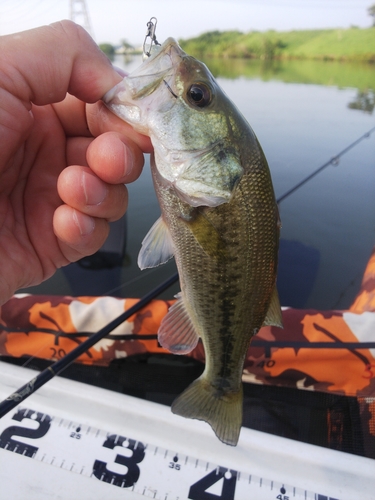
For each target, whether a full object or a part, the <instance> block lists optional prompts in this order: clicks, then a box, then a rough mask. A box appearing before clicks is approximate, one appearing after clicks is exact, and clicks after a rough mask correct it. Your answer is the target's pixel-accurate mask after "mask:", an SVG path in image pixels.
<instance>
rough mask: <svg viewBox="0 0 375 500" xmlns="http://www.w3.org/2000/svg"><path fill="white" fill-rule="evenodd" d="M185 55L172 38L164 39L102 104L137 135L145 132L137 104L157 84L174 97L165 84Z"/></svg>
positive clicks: (139, 106) (140, 109) (112, 90)
mask: <svg viewBox="0 0 375 500" xmlns="http://www.w3.org/2000/svg"><path fill="white" fill-rule="evenodd" d="M183 57H186V54H185V52H184V51H183V50H182V49H181V47H180V46H179V45H178V43H177V41H176V40H175V39H174V38H167V40H165V42H164V43H163V44H162V45H161V46H156V47H155V48H154V49H153V52H152V54H151V56H150V57H148V58H147V59H146V60H144V61H143V63H142V65H141V66H140V67H139V68H138V69H136V70H135V71H133V72H132V73H131V74H130V75H128V76H126V77H125V78H124V79H123V80H122V81H121V82H120V83H118V84H117V85H116V86H115V87H113V88H112V89H110V90H109V91H108V92H107V93H106V94H105V95H104V96H103V99H102V100H103V102H104V104H105V105H106V106H107V107H108V108H109V109H110V110H111V111H112V112H113V113H115V114H116V115H117V116H119V117H120V118H121V119H122V120H125V121H127V122H128V123H130V124H131V125H133V126H134V127H137V130H138V131H140V132H146V128H145V126H144V125H143V124H142V107H144V105H143V103H142V104H141V102H140V101H142V100H143V99H145V98H146V97H148V96H151V95H152V94H153V93H154V92H155V91H156V90H157V89H158V88H159V87H160V85H163V86H165V88H166V89H168V90H169V91H170V92H171V94H172V95H173V96H174V98H177V95H176V94H175V93H174V92H173V90H172V89H171V87H170V86H169V84H168V81H170V79H171V78H172V77H173V75H174V73H175V71H176V67H178V65H179V64H180V62H181V60H182V58H183Z"/></svg>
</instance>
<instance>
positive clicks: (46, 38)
mask: <svg viewBox="0 0 375 500" xmlns="http://www.w3.org/2000/svg"><path fill="white" fill-rule="evenodd" d="M120 80H121V77H120V75H118V73H117V72H116V71H115V70H114V69H113V68H112V65H111V63H110V61H109V60H108V58H107V57H106V56H105V55H104V54H103V52H101V50H100V49H99V47H98V46H97V45H96V44H95V42H94V41H93V40H92V38H91V37H90V35H89V34H88V33H87V32H86V31H85V30H84V29H83V28H82V27H81V26H78V25H77V24H75V23H73V22H71V21H61V22H58V23H53V24H51V25H49V26H43V27H40V28H36V29H32V30H28V31H23V32H20V33H16V34H13V35H7V36H3V37H0V87H2V88H5V90H7V91H8V92H9V93H11V94H13V95H14V96H16V97H18V98H19V99H21V100H22V101H23V102H30V101H31V102H33V103H34V104H37V105H43V104H49V103H52V102H59V101H61V100H62V99H64V97H65V95H66V93H67V92H69V93H71V94H73V95H74V96H76V97H77V98H78V99H80V100H82V101H85V102H95V101H97V100H98V99H100V98H101V97H102V96H103V95H104V93H105V92H106V91H107V90H109V89H110V88H112V87H113V86H114V85H115V84H116V83H118V82H119V81H120Z"/></svg>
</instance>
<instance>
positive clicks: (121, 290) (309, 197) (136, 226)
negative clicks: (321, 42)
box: [33, 57, 375, 309]
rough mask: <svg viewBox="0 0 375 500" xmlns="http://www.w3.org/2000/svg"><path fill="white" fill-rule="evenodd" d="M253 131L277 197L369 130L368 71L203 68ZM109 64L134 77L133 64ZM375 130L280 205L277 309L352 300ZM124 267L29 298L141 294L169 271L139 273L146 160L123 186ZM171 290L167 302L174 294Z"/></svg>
mask: <svg viewBox="0 0 375 500" xmlns="http://www.w3.org/2000/svg"><path fill="white" fill-rule="evenodd" d="M206 63H207V65H208V66H209V67H210V68H211V70H212V71H213V73H214V74H215V76H216V77H217V79H218V81H219V83H220V85H221V86H222V88H223V89H224V90H225V92H226V93H227V94H228V95H229V96H230V98H231V99H232V100H233V101H234V102H235V104H236V105H237V106H238V108H239V109H240V110H241V111H242V113H243V114H244V115H245V117H246V118H247V120H248V121H249V123H250V124H251V126H252V127H253V129H254V131H255V133H256V135H257V136H258V139H259V141H260V143H261V145H262V147H263V149H264V152H265V154H266V156H267V158H268V162H269V165H270V169H271V173H272V177H273V182H274V188H275V192H276V196H277V197H280V196H281V195H283V194H284V193H285V192H286V191H288V190H289V189H290V188H292V187H293V186H294V185H295V184H297V183H298V182H299V181H300V180H301V179H303V178H304V177H305V176H307V175H308V174H310V173H311V172H313V171H314V170H316V169H317V168H318V167H319V166H321V165H322V164H324V163H325V162H326V161H328V160H329V159H330V158H332V157H333V156H335V155H336V154H337V153H339V152H340V151H341V150H343V149H344V148H345V147H346V146H348V145H349V144H350V143H352V142H353V141H355V140H356V139H357V138H358V137H360V136H361V135H363V134H364V133H365V132H367V131H368V130H370V129H371V128H372V127H373V126H374V125H375V120H374V117H375V112H374V111H372V108H373V101H374V89H375V67H374V66H371V65H368V66H366V65H351V64H339V63H329V62H310V61H308V62H305V61H299V62H296V61H292V62H285V63H277V64H275V65H274V66H264V65H263V66H262V65H261V64H260V63H258V62H254V61H206ZM115 64H116V65H118V66H121V67H123V68H124V69H125V70H126V71H131V70H132V69H134V67H136V66H138V65H139V64H140V59H138V58H137V59H135V60H132V61H130V62H129V61H125V60H124V59H123V58H122V57H117V59H116V61H115ZM374 187H375V133H374V134H372V135H371V136H370V138H368V139H365V140H363V141H362V142H361V143H360V144H358V145H357V146H356V147H355V148H353V149H352V150H351V151H350V152H348V153H347V154H345V155H344V156H343V157H342V158H341V159H340V162H339V164H338V165H337V166H335V167H333V166H329V167H328V168H327V169H325V170H324V171H322V172H321V173H320V174H319V175H318V176H316V177H315V178H313V179H312V180H311V181H310V182H308V183H307V184H305V185H304V186H303V187H301V188H300V189H299V190H298V191H296V192H294V193H293V194H292V195H291V196H289V197H288V198H286V199H285V200H284V201H282V202H281V203H280V213H281V218H282V223H283V228H282V232H281V238H282V240H281V246H280V265H279V269H280V271H279V279H278V287H279V291H280V296H281V302H282V305H286V306H294V307H305V308H307V307H308V308H316V309H330V308H346V307H348V306H349V305H350V304H351V302H352V301H353V298H354V296H355V295H356V293H357V291H358V288H359V286H360V283H361V278H362V274H363V270H364V268H365V265H366V262H367V260H368V257H369V255H370V252H371V249H372V247H373V246H374V245H375V196H374ZM129 192H130V204H129V210H128V216H127V240H126V256H125V258H124V260H123V263H122V266H121V267H115V268H113V269H111V270H107V269H105V270H83V269H82V268H81V267H79V266H78V265H77V264H75V265H72V266H71V267H70V269H68V271H66V270H65V271H61V272H59V273H58V274H57V275H56V276H55V277H54V278H52V279H51V280H49V282H47V283H45V284H43V285H41V286H39V287H35V288H34V289H33V292H34V293H53V294H89V295H96V294H113V295H118V296H133V297H138V296H140V295H143V294H144V293H146V292H147V291H149V290H150V289H151V288H152V287H153V286H155V285H156V284H157V283H159V282H160V281H161V280H163V279H165V278H166V277H168V276H170V274H171V273H173V272H174V270H175V267H174V263H173V262H170V263H168V264H167V265H165V266H161V267H160V268H157V269H155V270H148V271H143V272H142V273H141V272H140V271H139V270H138V268H137V265H136V258H137V254H138V251H139V248H140V245H141V241H142V239H143V237H144V236H145V234H146V233H147V231H148V229H149V227H150V226H151V225H152V224H153V222H154V221H155V220H156V218H157V217H158V216H159V208H158V204H157V201H156V197H155V194H154V190H153V186H152V182H151V175H150V170H149V164H148V159H146V165H145V169H144V172H143V174H142V176H141V178H140V179H139V180H138V181H136V182H135V183H133V184H132V185H130V186H129ZM177 291H178V287H177V286H176V287H174V288H173V289H170V290H169V291H168V292H167V293H166V294H164V296H165V297H172V295H173V293H176V292H177Z"/></svg>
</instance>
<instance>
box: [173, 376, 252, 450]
mask: <svg viewBox="0 0 375 500" xmlns="http://www.w3.org/2000/svg"><path fill="white" fill-rule="evenodd" d="M242 402H243V392H242V386H241V389H240V390H239V391H238V392H235V393H233V392H231V393H225V392H223V391H219V390H218V389H217V388H215V387H213V386H212V385H211V384H210V383H208V382H207V380H206V379H205V378H203V377H200V378H198V379H197V380H195V381H194V382H193V383H192V384H190V385H189V387H188V388H187V389H186V390H185V391H184V392H183V393H182V394H181V395H180V396H178V398H177V399H175V401H174V402H173V404H172V412H173V413H175V414H176V415H180V416H181V417H186V418H196V419H198V420H204V421H205V422H207V423H209V424H210V425H211V427H212V429H213V431H214V432H215V434H216V436H217V437H218V438H219V439H220V441H222V442H223V443H225V444H229V445H231V446H236V444H237V442H238V437H239V435H240V430H241V424H242Z"/></svg>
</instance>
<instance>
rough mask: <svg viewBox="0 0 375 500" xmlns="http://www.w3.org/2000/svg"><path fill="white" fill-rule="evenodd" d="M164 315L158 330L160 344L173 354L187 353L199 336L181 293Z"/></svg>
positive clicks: (195, 343)
mask: <svg viewBox="0 0 375 500" xmlns="http://www.w3.org/2000/svg"><path fill="white" fill-rule="evenodd" d="M176 297H177V301H176V302H175V303H174V304H173V306H172V307H171V308H170V309H169V311H168V313H167V314H166V316H164V318H163V320H162V322H161V324H160V328H159V331H158V340H159V342H160V344H161V345H162V346H163V347H164V348H165V349H168V350H169V351H171V352H172V353H173V354H187V353H188V352H190V351H192V350H193V349H194V347H195V346H196V345H197V343H198V340H199V336H198V334H197V332H196V331H195V327H194V325H193V323H192V321H191V319H190V317H189V314H188V312H187V310H186V307H185V304H184V301H183V298H182V294H181V293H179V294H177V295H176Z"/></svg>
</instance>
